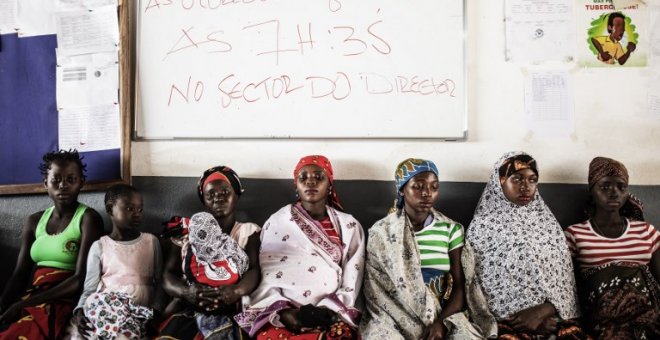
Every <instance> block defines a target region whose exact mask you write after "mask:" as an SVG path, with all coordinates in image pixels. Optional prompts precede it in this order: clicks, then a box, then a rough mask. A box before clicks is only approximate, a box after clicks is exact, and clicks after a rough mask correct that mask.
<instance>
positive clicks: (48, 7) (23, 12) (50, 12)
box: [16, 0, 56, 37]
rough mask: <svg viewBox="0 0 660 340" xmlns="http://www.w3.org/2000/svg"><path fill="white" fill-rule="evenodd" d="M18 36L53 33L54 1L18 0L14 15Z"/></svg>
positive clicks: (54, 31)
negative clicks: (15, 14) (15, 15)
mask: <svg viewBox="0 0 660 340" xmlns="http://www.w3.org/2000/svg"><path fill="white" fill-rule="evenodd" d="M16 27H17V28H18V36H19V37H29V36H33V35H45V34H55V33H56V30H55V2H54V1H44V0H20V1H18V11H17V17H16Z"/></svg>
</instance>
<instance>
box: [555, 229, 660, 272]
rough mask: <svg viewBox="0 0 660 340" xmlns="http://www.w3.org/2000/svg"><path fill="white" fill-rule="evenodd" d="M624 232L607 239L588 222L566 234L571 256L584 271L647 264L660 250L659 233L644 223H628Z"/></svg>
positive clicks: (568, 230) (569, 230)
mask: <svg viewBox="0 0 660 340" xmlns="http://www.w3.org/2000/svg"><path fill="white" fill-rule="evenodd" d="M626 221H627V224H626V229H625V231H624V233H623V234H622V235H621V236H619V237H617V238H608V237H605V236H602V235H599V234H598V233H596V231H595V230H594V229H593V227H592V225H591V223H590V222H589V221H588V220H587V221H585V222H582V223H580V224H574V225H572V226H570V227H568V228H566V230H565V231H564V233H565V234H566V240H567V242H568V247H569V249H570V250H571V254H572V255H573V257H575V258H576V260H577V263H578V265H579V267H580V269H581V270H584V269H587V268H592V267H597V266H602V265H606V264H610V263H616V262H630V263H638V264H643V265H646V264H648V263H649V261H651V257H652V256H653V253H654V252H655V251H656V250H658V248H660V233H659V232H658V231H657V230H656V229H655V227H653V226H652V225H651V224H649V223H647V222H644V221H630V220H626Z"/></svg>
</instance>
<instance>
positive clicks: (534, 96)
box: [525, 70, 575, 138]
mask: <svg viewBox="0 0 660 340" xmlns="http://www.w3.org/2000/svg"><path fill="white" fill-rule="evenodd" d="M574 109H575V108H574V102H573V91H572V89H571V85H570V76H569V74H568V72H567V71H538V70H535V71H529V72H528V73H526V75H525V115H526V117H527V127H528V129H529V130H531V131H532V132H534V134H536V135H539V136H543V137H554V138H562V137H568V136H569V135H570V134H571V133H573V131H574Z"/></svg>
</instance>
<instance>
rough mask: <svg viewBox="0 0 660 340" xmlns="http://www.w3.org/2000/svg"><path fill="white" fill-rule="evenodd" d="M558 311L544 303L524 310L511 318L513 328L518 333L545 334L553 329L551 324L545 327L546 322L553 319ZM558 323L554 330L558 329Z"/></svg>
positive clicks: (549, 304)
mask: <svg viewBox="0 0 660 340" xmlns="http://www.w3.org/2000/svg"><path fill="white" fill-rule="evenodd" d="M556 313H557V310H556V309H555V307H554V306H553V305H552V304H551V303H544V304H541V305H537V306H534V307H530V308H527V309H523V310H521V311H519V312H518V313H516V314H513V315H512V316H511V317H510V318H509V322H510V323H511V327H513V328H514V329H515V330H517V331H523V332H532V333H537V334H545V333H546V332H547V331H548V330H549V329H551V328H552V323H551V322H549V323H547V325H546V326H545V327H543V326H544V323H546V320H547V319H549V318H551V317H553V316H554V315H555V314H556ZM556 326H557V325H556V323H555V324H554V328H555V329H556Z"/></svg>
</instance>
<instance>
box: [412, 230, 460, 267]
mask: <svg viewBox="0 0 660 340" xmlns="http://www.w3.org/2000/svg"><path fill="white" fill-rule="evenodd" d="M415 240H416V241H417V248H418V249H419V257H420V260H421V266H422V269H424V268H432V269H438V270H442V271H444V272H448V271H449V252H450V251H452V250H454V249H457V248H460V247H462V246H463V228H462V227H461V225H460V224H458V223H447V222H435V223H432V224H429V225H428V226H426V227H424V228H423V229H422V230H420V231H418V232H415Z"/></svg>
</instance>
